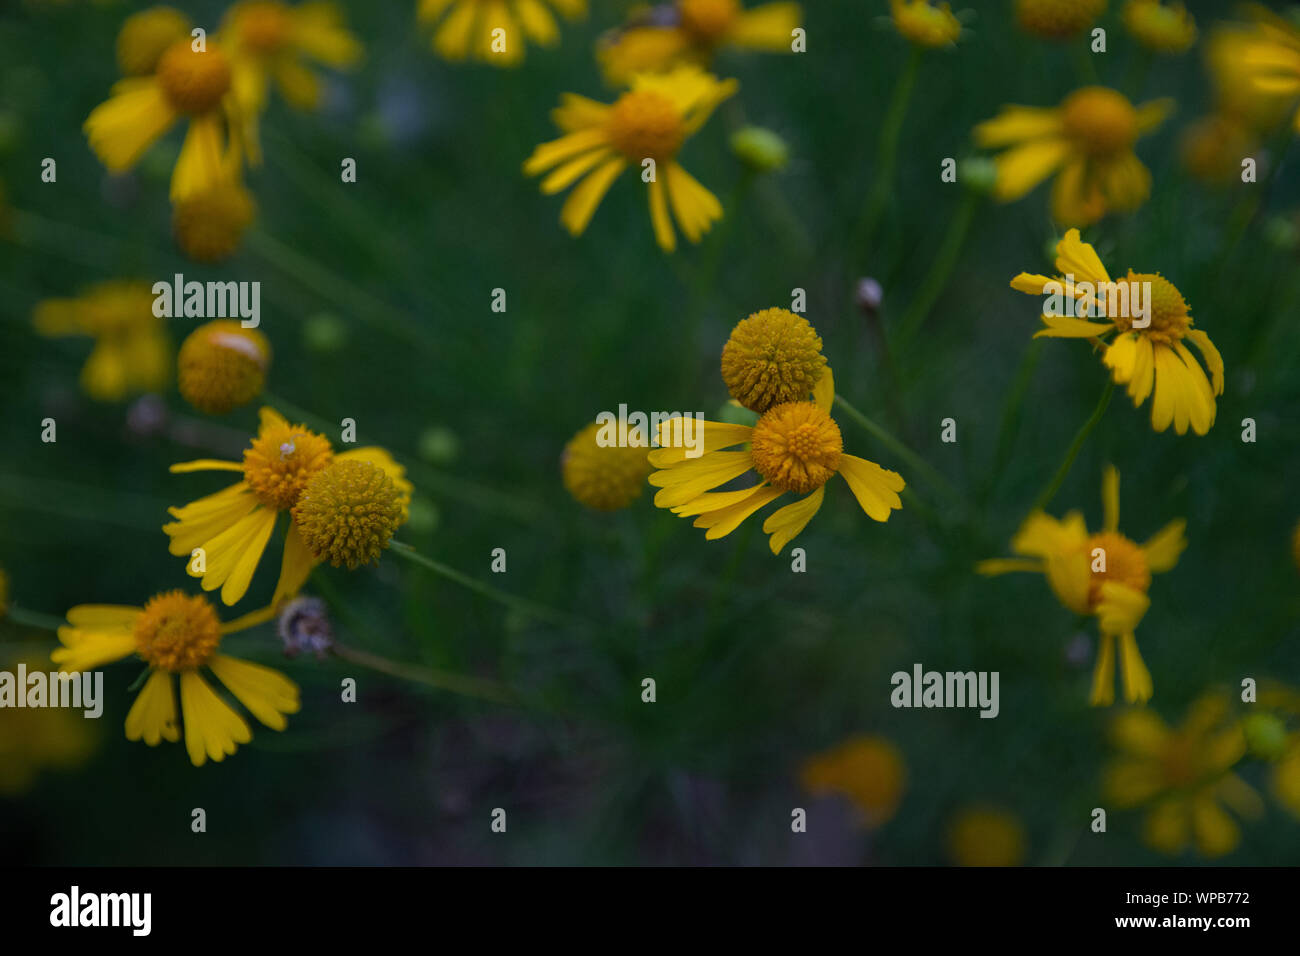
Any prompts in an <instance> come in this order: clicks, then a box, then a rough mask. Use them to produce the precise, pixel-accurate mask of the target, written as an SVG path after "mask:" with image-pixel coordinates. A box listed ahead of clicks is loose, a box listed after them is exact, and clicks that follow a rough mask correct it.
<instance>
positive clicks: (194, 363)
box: [176, 319, 271, 415]
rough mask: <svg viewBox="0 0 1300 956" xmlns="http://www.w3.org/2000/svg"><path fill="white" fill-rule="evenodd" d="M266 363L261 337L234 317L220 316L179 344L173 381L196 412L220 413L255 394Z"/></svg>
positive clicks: (263, 378) (267, 355) (268, 347)
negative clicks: (174, 379) (175, 377)
mask: <svg viewBox="0 0 1300 956" xmlns="http://www.w3.org/2000/svg"><path fill="white" fill-rule="evenodd" d="M270 361H271V344H270V343H269V342H267V340H266V336H265V335H263V334H262V333H261V332H259V331H257V330H256V329H246V328H244V327H243V326H242V325H240V324H239V323H238V322H236V321H235V320H233V319H218V320H217V321H215V322H209V323H208V324H207V325H200V326H199V327H198V328H197V329H195V330H194V331H193V332H191V333H190V334H189V337H188V338H186V339H185V341H184V342H183V343H182V344H181V351H180V356H179V358H178V359H177V362H176V366H177V384H178V385H179V386H180V391H181V395H182V397H184V399H185V400H186V401H187V402H189V403H190V404H191V405H193V406H194V407H195V408H197V409H198V410H199V411H201V412H205V413H207V414H209V415H224V414H225V413H226V412H228V411H230V410H231V409H233V408H238V407H239V406H241V405H245V404H247V403H248V402H251V401H252V400H253V399H254V398H256V397H257V395H258V393H260V392H261V391H262V385H263V384H264V383H265V381H266V368H267V366H268V365H269V364H270Z"/></svg>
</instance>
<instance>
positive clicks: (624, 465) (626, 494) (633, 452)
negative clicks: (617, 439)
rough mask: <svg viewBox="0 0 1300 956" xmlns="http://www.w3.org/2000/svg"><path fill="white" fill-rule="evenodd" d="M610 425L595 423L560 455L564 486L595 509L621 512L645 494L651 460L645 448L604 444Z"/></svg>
mask: <svg viewBox="0 0 1300 956" xmlns="http://www.w3.org/2000/svg"><path fill="white" fill-rule="evenodd" d="M609 427H610V426H608V425H603V424H600V423H598V422H593V423H592V424H590V425H588V426H587V427H586V428H584V429H583V430H582V431H580V432H578V434H576V435H574V436H573V438H571V439H570V440H569V443H568V444H567V445H565V446H564V454H563V455H562V456H561V458H560V469H561V472H562V475H563V479H564V487H565V488H567V489H568V492H569V494H571V495H573V497H574V500H576V501H577V502H578V503H580V504H583V505H586V506H587V507H588V508H591V509H592V510H593V511H618V510H619V509H620V508H626V507H627V506H628V505H630V504H631V503H632V502H633V501H635V500H636V499H637V498H639V497H640V496H641V488H642V486H643V485H644V483H645V479H646V475H648V474H650V462H649V461H648V460H647V458H646V454H647V452H646V449H645V448H636V447H631V446H619V445H616V444H614V445H611V444H606V445H602V444H601V443H600V434H601V432H602V431H604V430H606V429H607V428H609Z"/></svg>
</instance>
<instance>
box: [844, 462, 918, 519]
mask: <svg viewBox="0 0 1300 956" xmlns="http://www.w3.org/2000/svg"><path fill="white" fill-rule="evenodd" d="M839 472H840V474H841V475H843V476H844V480H845V481H847V482H848V483H849V488H850V489H851V490H852V492H853V497H855V498H857V499H858V504H860V505H861V506H862V510H863V511H865V512H866V513H867V516H868V517H870V518H871V519H872V520H874V521H888V520H889V515H890V512H892V511H896V510H898V509H900V508H902V507H903V501H902V499H901V498H899V497H898V492H900V491H902V490H903V488H904V487H905V484H904V482H903V476H902V475H900V474H899V473H898V472H896V471H890V470H888V469H887V468H881V467H880V466H879V465H877V464H876V463H875V462H874V461H867V460H866V459H865V458H858V457H857V456H856V455H841V456H840V467H839Z"/></svg>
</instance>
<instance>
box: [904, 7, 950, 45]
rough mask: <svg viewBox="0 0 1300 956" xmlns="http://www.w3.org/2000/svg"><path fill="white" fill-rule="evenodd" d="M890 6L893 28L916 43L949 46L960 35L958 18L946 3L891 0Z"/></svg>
mask: <svg viewBox="0 0 1300 956" xmlns="http://www.w3.org/2000/svg"><path fill="white" fill-rule="evenodd" d="M890 6H891V8H892V10H891V13H892V16H893V18H894V26H895V28H896V29H897V30H898V32H899V33H901V34H902V35H903V36H905V37H907V39H909V40H911V41H912V42H913V43H915V44H916V45H917V46H924V47H941V46H952V45H953V44H954V43H956V42H957V37H959V36H960V35H961V21H960V20H958V19H957V18H956V17H955V16H953V13H952V7H951V6H949V5H948V4H947V3H941V4H940V5H939V6H937V7H934V6H931V5H930V0H890Z"/></svg>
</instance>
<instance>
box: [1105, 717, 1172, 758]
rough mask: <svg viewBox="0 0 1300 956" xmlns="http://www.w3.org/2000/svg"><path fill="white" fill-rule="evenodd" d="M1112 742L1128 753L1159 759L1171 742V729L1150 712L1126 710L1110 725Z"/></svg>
mask: <svg viewBox="0 0 1300 956" xmlns="http://www.w3.org/2000/svg"><path fill="white" fill-rule="evenodd" d="M1110 736H1111V740H1112V741H1114V743H1115V746H1116V747H1119V748H1120V749H1121V750H1123V751H1125V752H1126V753H1130V754H1133V755H1134V756H1138V757H1147V758H1159V757H1160V756H1162V755H1163V754H1164V753H1165V751H1166V748H1167V747H1168V746H1169V742H1170V731H1169V727H1168V726H1167V725H1166V724H1165V722H1164V721H1163V720H1161V719H1160V715H1159V714H1156V713H1154V712H1153V711H1150V710H1126V711H1124V712H1123V713H1121V714H1119V715H1117V716H1116V717H1115V720H1114V721H1113V722H1112V723H1111V725H1110Z"/></svg>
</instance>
